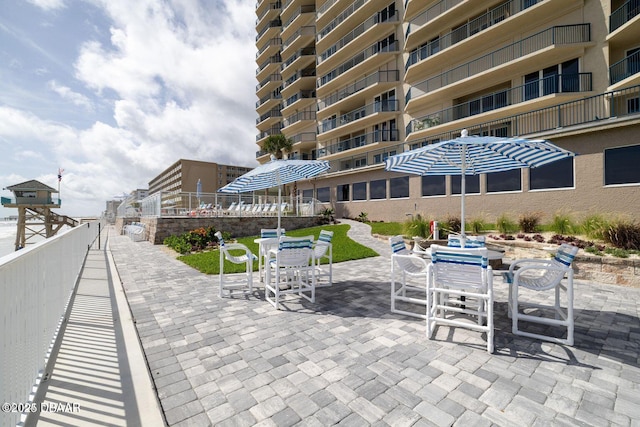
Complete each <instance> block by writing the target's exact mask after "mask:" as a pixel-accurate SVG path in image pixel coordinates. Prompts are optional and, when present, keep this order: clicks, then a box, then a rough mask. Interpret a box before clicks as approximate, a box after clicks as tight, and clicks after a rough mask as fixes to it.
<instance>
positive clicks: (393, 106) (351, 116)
mask: <svg viewBox="0 0 640 427" xmlns="http://www.w3.org/2000/svg"><path fill="white" fill-rule="evenodd" d="M399 105H400V103H399V102H398V100H397V99H390V100H386V101H379V102H374V103H373V104H368V105H365V106H363V107H360V108H357V109H355V110H353V111H349V112H348V113H346V114H343V115H341V116H340V117H339V118H337V119H336V118H332V119H327V120H323V121H322V122H321V123H320V126H319V129H318V131H319V132H320V133H322V132H328V131H330V130H333V129H335V128H337V127H339V126H343V125H346V124H348V123H351V122H354V121H356V120H359V119H362V118H364V117H367V116H370V115H372V114H374V113H380V112H393V111H399Z"/></svg>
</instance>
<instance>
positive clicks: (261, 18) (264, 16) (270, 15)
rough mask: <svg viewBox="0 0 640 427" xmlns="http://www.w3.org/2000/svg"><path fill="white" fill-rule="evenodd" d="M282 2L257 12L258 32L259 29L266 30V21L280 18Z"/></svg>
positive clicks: (271, 4) (270, 4)
mask: <svg viewBox="0 0 640 427" xmlns="http://www.w3.org/2000/svg"><path fill="white" fill-rule="evenodd" d="M280 6H281V4H280V2H275V3H269V4H268V5H267V7H266V8H264V9H261V10H260V11H258V10H256V14H258V13H259V15H258V17H257V18H256V30H257V29H258V28H264V25H265V22H266V21H272V20H274V19H276V18H277V17H278V14H279V13H280Z"/></svg>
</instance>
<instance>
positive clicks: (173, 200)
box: [149, 159, 252, 209]
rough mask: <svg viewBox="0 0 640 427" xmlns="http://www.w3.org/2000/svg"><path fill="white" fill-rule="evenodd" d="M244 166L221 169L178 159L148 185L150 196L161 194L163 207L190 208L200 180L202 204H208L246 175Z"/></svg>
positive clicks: (216, 166)
mask: <svg viewBox="0 0 640 427" xmlns="http://www.w3.org/2000/svg"><path fill="white" fill-rule="evenodd" d="M251 169H252V168H247V167H244V166H231V165H220V164H217V163H211V162H202V161H199V160H186V159H180V160H178V161H177V162H175V163H174V164H172V165H171V166H169V167H168V168H167V169H165V170H164V171H162V172H161V173H160V174H159V175H158V176H156V177H155V178H153V179H152V180H151V181H149V194H150V195H152V194H155V193H158V192H161V193H162V204H163V206H171V207H173V208H176V209H177V208H185V209H186V208H191V207H196V206H197V204H196V205H194V201H193V200H194V199H195V195H196V192H197V185H198V180H200V183H201V186H202V189H201V193H202V194H203V195H206V196H205V197H202V200H201V201H206V202H210V201H213V200H214V199H215V197H214V196H213V195H214V194H215V192H216V191H218V189H219V188H220V187H223V186H225V185H227V184H228V183H230V182H231V181H233V180H234V179H236V178H238V177H239V176H241V175H244V174H245V173H247V172H249V171H250V170H251Z"/></svg>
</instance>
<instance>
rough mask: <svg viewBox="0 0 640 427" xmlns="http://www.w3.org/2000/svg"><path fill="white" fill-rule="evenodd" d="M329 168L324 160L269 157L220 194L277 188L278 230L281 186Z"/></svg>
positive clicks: (225, 187) (224, 188)
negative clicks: (267, 160)
mask: <svg viewBox="0 0 640 427" xmlns="http://www.w3.org/2000/svg"><path fill="white" fill-rule="evenodd" d="M330 168H331V166H330V165H329V162H328V161H326V160H276V158H275V157H274V156H271V161H270V162H269V163H264V164H262V165H260V166H258V167H257V168H255V169H253V170H251V171H249V172H247V173H245V174H244V175H242V176H240V177H238V178H236V179H235V180H234V181H233V182H230V183H229V184H227V185H225V186H224V187H222V188H220V189H219V190H218V191H219V192H221V193H246V192H248V191H256V190H264V189H266V188H272V187H276V186H277V187H278V230H280V216H281V212H280V211H281V207H282V191H281V186H282V185H285V184H290V183H292V182H295V181H299V180H301V179H309V178H313V177H315V176H318V175H320V174H321V173H323V172H326V171H328V170H329V169H330Z"/></svg>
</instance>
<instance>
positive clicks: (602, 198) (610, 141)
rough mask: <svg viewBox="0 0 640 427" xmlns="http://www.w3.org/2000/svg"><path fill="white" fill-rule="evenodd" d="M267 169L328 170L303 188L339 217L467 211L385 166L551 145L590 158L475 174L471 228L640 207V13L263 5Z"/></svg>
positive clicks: (442, 188) (578, 5)
mask: <svg viewBox="0 0 640 427" xmlns="http://www.w3.org/2000/svg"><path fill="white" fill-rule="evenodd" d="M256 15H257V21H256V31H257V36H256V47H257V50H258V52H257V56H256V63H257V65H258V68H257V71H256V77H257V80H258V85H257V86H256V95H257V97H258V101H257V103H256V112H257V114H258V119H257V129H258V135H257V144H258V146H259V151H258V152H257V160H258V161H260V162H265V161H267V160H268V159H269V155H268V153H266V152H265V151H264V150H263V149H262V144H263V143H264V141H265V140H266V139H267V137H268V136H269V135H271V134H277V133H283V134H285V135H286V136H287V137H289V138H291V139H292V140H293V141H294V145H293V152H292V153H291V155H290V157H294V158H301V159H324V160H328V161H330V162H331V166H332V168H331V171H330V172H329V174H328V175H326V176H323V177H322V178H318V179H316V180H314V181H307V182H300V183H298V186H297V188H298V190H299V191H300V192H301V193H302V195H303V196H305V197H314V198H317V199H319V200H321V201H323V202H328V203H331V205H332V206H333V207H334V208H335V211H336V214H337V215H338V216H345V217H356V216H358V214H359V213H360V212H366V213H367V214H368V217H369V218H370V219H376V220H378V219H382V220H403V219H404V218H405V217H406V215H408V214H416V213H422V214H425V215H428V216H431V217H442V216H444V215H447V214H451V215H456V214H458V213H459V210H460V197H459V194H460V177H457V176H424V177H421V176H413V175H412V176H408V175H401V174H392V173H389V172H386V171H385V170H384V160H385V159H386V158H387V157H388V156H390V155H393V154H397V153H401V152H404V151H407V150H410V149H414V148H417V147H420V146H423V145H426V144H430V143H434V142H437V141H442V140H446V139H450V138H454V137H456V136H459V135H460V133H461V131H462V130H463V129H467V130H468V131H469V134H470V135H495V136H504V137H511V136H521V137H526V138H544V139H548V140H550V141H551V142H553V143H554V144H556V145H558V146H560V147H563V148H566V149H568V150H571V151H574V152H576V153H577V154H578V156H577V157H575V158H571V159H567V160H563V161H559V162H555V163H552V164H549V165H546V166H543V167H540V168H533V169H522V170H514V171H510V172H501V173H494V174H482V175H478V176H471V177H468V178H467V180H466V182H467V184H466V187H467V191H466V193H467V194H468V195H469V196H468V197H467V198H466V205H467V212H468V216H469V217H473V216H474V214H475V215H483V216H484V217H485V218H486V219H489V220H491V219H494V218H495V217H496V216H498V215H501V214H503V213H506V214H509V213H511V214H514V215H519V214H523V213H531V212H542V213H545V214H547V215H553V214H554V213H555V212H557V211H559V210H561V209H562V210H565V211H571V212H575V213H579V214H582V215H586V214H591V213H612V214H628V215H632V216H634V217H636V218H637V216H638V214H637V212H638V210H639V208H640V167H639V165H640V37H638V34H640V1H638V0H629V1H624V0H538V1H536V0H509V1H504V0H502V1H499V0H495V1H494V0H440V1H428V0H315V1H314V0H283V1H275V0H258V2H257V6H256Z"/></svg>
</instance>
